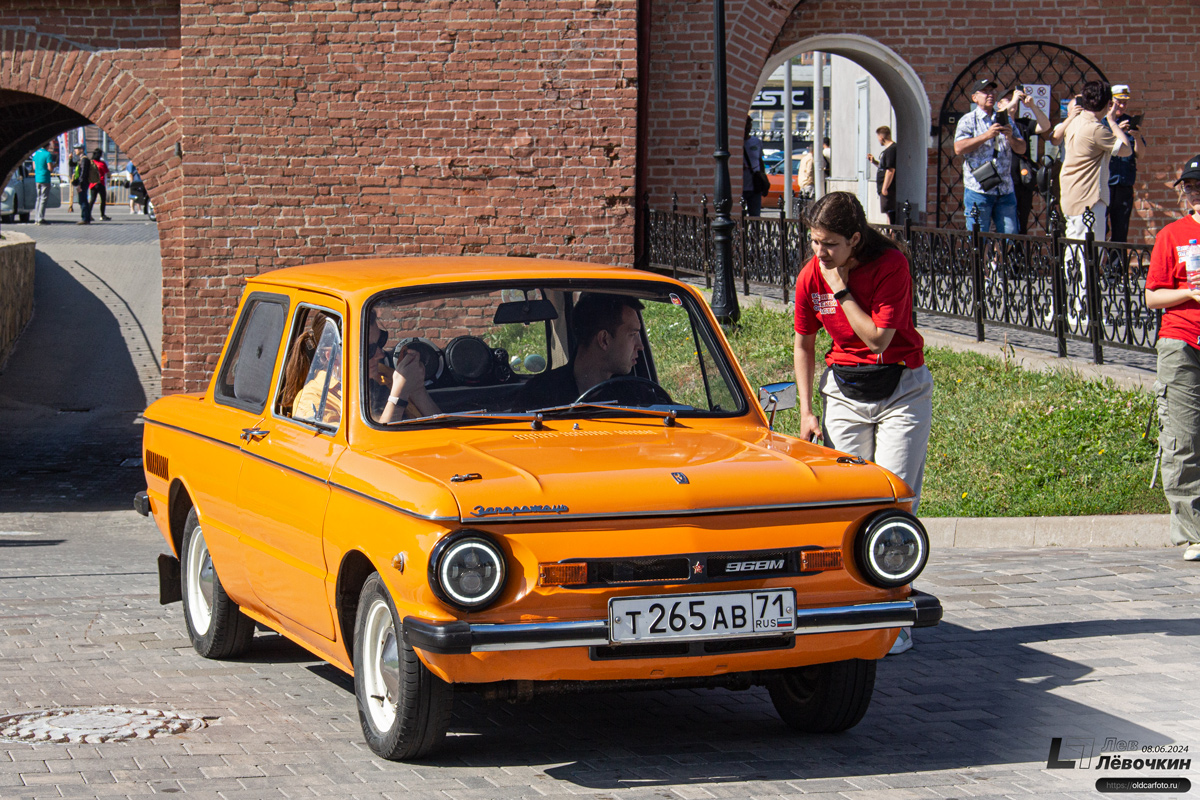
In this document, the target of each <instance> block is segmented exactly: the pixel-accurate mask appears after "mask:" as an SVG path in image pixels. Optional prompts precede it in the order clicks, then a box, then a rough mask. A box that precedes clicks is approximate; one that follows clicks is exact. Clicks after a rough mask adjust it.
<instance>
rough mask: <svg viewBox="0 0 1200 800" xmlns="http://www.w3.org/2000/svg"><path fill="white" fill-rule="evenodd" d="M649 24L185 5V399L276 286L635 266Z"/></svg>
mask: <svg viewBox="0 0 1200 800" xmlns="http://www.w3.org/2000/svg"><path fill="white" fill-rule="evenodd" d="M635 7H636V3H635V2H634V0H574V1H572V0H541V1H538V0H534V1H533V2H527V1H525V0H521V1H520V2H518V1H517V0H500V1H499V2H490V1H489V2H472V1H471V0H466V1H463V0H459V1H458V2H449V1H448V0H441V2H439V1H438V0H432V1H427V2H426V1H421V2H418V1H416V0H414V1H413V2H374V3H364V4H356V5H353V6H349V5H347V4H345V3H333V2H304V1H303V0H299V1H297V2H291V3H286V4H284V3H229V4H222V5H220V6H214V5H211V4H209V3H198V2H185V3H183V4H182V6H181V20H182V37H181V47H182V70H181V75H182V83H183V103H182V107H183V108H184V109H185V112H184V116H183V127H184V150H185V155H184V173H185V175H186V180H187V184H188V192H189V193H190V194H192V195H193V196H194V198H195V200H196V202H194V203H190V204H188V205H187V206H186V208H185V210H184V214H185V217H186V223H185V224H187V225H188V227H189V235H188V237H187V242H186V250H185V254H184V261H185V267H184V288H185V291H186V292H187V295H188V297H189V298H192V301H191V302H189V303H186V304H185V305H184V307H183V312H184V315H185V320H184V327H185V328H186V330H187V336H188V338H187V347H186V351H185V353H184V356H185V359H186V362H185V365H184V368H185V370H186V372H187V376H188V385H189V386H194V385H196V383H197V381H198V380H199V379H201V378H203V377H204V376H206V375H207V373H208V372H209V371H210V370H211V369H212V367H213V365H214V359H215V357H216V354H217V350H218V349H219V347H220V344H221V341H222V339H223V337H224V335H225V332H226V327H227V324H228V319H229V315H230V313H231V312H232V310H233V307H234V303H235V301H236V298H237V295H238V294H239V292H240V286H241V283H242V281H243V279H244V278H245V276H247V275H251V274H256V273H258V272H262V271H264V270H270V269H275V268H278V267H284V266H290V265H293V264H298V263H302V262H304V261H310V260H324V259H334V258H346V257H351V258H352V257H356V256H376V255H398V254H408V255H413V254H455V255H457V254H463V255H471V254H494V255H546V256H555V257H565V258H575V259H581V260H595V261H603V262H615V263H620V264H631V263H632V260H633V221H632V220H633V215H632V200H633V192H634V186H633V181H634V178H633V176H634V156H635V142H636V118H635V113H634V110H635V107H636V101H637V94H636V92H637V87H636V66H637V63H636V20H635V14H634V9H635Z"/></svg>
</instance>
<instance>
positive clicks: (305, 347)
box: [279, 311, 336, 414]
mask: <svg viewBox="0 0 1200 800" xmlns="http://www.w3.org/2000/svg"><path fill="white" fill-rule="evenodd" d="M332 319H333V318H332V317H330V316H329V315H328V314H326V313H324V312H323V311H315V312H312V316H311V317H310V318H309V319H308V320H307V323H308V329H307V330H305V331H304V332H303V333H301V334H300V335H299V336H297V337H296V341H295V342H293V343H292V351H291V352H290V353H289V354H288V360H287V364H286V365H285V366H284V368H283V391H282V392H281V393H280V397H279V406H280V409H281V410H282V411H283V412H284V413H285V414H291V413H292V404H293V403H294V402H295V401H296V395H298V394H299V393H300V390H301V389H302V388H304V382H305V381H306V380H307V379H308V368H309V367H310V366H311V365H312V360H313V355H314V354H315V353H316V351H317V342H318V341H320V339H321V331H322V330H323V329H324V327H325V321H326V320H332ZM335 324H336V323H335Z"/></svg>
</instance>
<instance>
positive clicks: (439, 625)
mask: <svg viewBox="0 0 1200 800" xmlns="http://www.w3.org/2000/svg"><path fill="white" fill-rule="evenodd" d="M941 619H942V604H941V602H940V601H939V600H938V599H937V598H936V597H934V596H933V595H931V594H926V593H925V592H918V591H914V592H913V593H912V594H911V595H910V596H909V597H908V599H907V600H897V601H894V602H887V603H864V604H863V605H857V606H835V607H833V608H801V609H797V611H796V630H795V634H796V635H806V634H813V633H838V632H841V631H870V630H879V629H881V628H927V627H930V626H932V625H937V624H938V622H939V621H940V620H941ZM787 635H790V634H787ZM404 640H405V641H406V642H408V643H409V644H410V645H412V646H413V647H416V648H419V649H421V650H425V651H427V652H430V653H444V654H447V655H463V654H467V653H486V652H489V651H496V650H545V649H549V648H553V647H593V646H598V647H605V646H608V645H610V644H612V642H610V641H609V639H608V620H607V619H589V620H581V621H578V622H519V623H511V624H496V623H471V622H463V621H461V620H457V621H454V622H429V621H427V620H423V619H419V618H418V617H405V618H404Z"/></svg>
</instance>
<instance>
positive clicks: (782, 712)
mask: <svg viewBox="0 0 1200 800" xmlns="http://www.w3.org/2000/svg"><path fill="white" fill-rule="evenodd" d="M874 690H875V662H874V661H863V660H861V659H852V660H850V661H835V662H833V663H832V664H813V665H812V666H808V667H796V668H795V669H788V670H781V671H780V672H779V673H778V674H777V675H776V676H775V677H774V678H772V679H771V680H770V681H769V682H768V683H767V691H769V692H770V693H771V701H772V702H773V703H774V704H775V710H776V711H777V712H778V713H779V716H780V717H781V718H782V719H783V721H784V722H786V723H787V724H788V725H789V726H790V727H792V728H794V729H795V730H798V731H802V732H804V733H838V732H840V731H844V730H849V729H850V728H853V727H854V726H855V725H857V724H858V723H859V721H860V720H861V719H862V718H863V715H864V714H866V713H867V707H868V706H869V705H871V694H872V692H873V691H874Z"/></svg>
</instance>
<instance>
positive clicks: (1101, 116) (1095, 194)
mask: <svg viewBox="0 0 1200 800" xmlns="http://www.w3.org/2000/svg"><path fill="white" fill-rule="evenodd" d="M1076 105H1077V107H1078V108H1079V112H1078V113H1077V114H1076V115H1075V116H1074V118H1072V119H1071V121H1070V122H1068V123H1067V125H1066V128H1065V130H1064V131H1063V164H1062V170H1061V171H1060V172H1059V185H1060V186H1061V195H1062V197H1061V200H1060V201H1059V202H1060V204H1061V205H1062V212H1063V216H1064V217H1066V218H1067V238H1069V239H1083V238H1084V237H1085V236H1086V235H1087V231H1088V226H1087V225H1086V224H1085V223H1084V220H1083V215H1084V212H1085V211H1087V210H1088V209H1091V211H1092V213H1093V214H1094V215H1095V221H1094V222H1093V224H1092V228H1091V230H1092V233H1093V234H1095V237H1096V241H1098V242H1102V241H1106V234H1107V225H1106V220H1107V211H1108V201H1109V190H1108V162H1109V159H1110V158H1112V157H1113V156H1127V155H1129V154H1130V153H1132V152H1133V149H1132V147H1131V146H1130V142H1129V134H1128V133H1127V132H1126V129H1127V128H1128V127H1129V126H1128V125H1126V126H1125V127H1124V128H1123V127H1121V125H1120V124H1118V122H1117V120H1116V117H1115V112H1114V110H1113V105H1112V88H1111V87H1110V86H1109V85H1108V84H1107V83H1105V82H1104V81H1088V82H1087V83H1085V84H1084V85H1083V92H1082V93H1081V94H1080V95H1079V98H1078V101H1077V104H1076ZM1104 121H1107V122H1108V124H1107V125H1105V124H1104Z"/></svg>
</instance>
